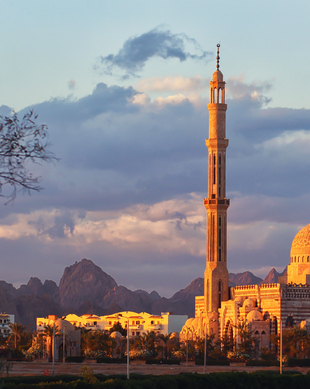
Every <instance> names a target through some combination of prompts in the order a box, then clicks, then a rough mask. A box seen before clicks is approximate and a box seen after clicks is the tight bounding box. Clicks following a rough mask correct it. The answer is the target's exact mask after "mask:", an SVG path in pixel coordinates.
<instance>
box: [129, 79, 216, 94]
mask: <svg viewBox="0 0 310 389" xmlns="http://www.w3.org/2000/svg"><path fill="white" fill-rule="evenodd" d="M208 85H209V80H207V79H202V78H201V77H200V76H196V77H182V76H176V77H171V76H166V77H152V78H149V79H143V80H140V81H138V82H137V84H136V85H135V88H136V89H137V90H139V91H144V92H149V91H182V92H185V91H186V92H188V91H197V92H202V91H204V90H205V89H206V88H207V87H208Z"/></svg>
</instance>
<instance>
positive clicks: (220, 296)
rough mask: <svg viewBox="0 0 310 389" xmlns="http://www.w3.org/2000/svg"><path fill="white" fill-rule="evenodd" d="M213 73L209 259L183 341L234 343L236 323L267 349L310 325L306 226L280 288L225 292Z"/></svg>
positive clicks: (222, 176) (221, 95)
mask: <svg viewBox="0 0 310 389" xmlns="http://www.w3.org/2000/svg"><path fill="white" fill-rule="evenodd" d="M219 47H220V45H217V58H216V59H217V69H216V71H215V72H214V73H213V76H212V81H210V104H208V110H209V139H207V140H206V145H207V147H208V152H209V156H208V158H209V161H208V165H209V167H208V197H206V198H205V199H204V206H205V208H206V210H207V255H206V270H205V274H204V296H197V297H196V301H195V318H191V319H188V320H187V322H186V323H185V325H184V326H183V328H182V331H181V334H180V336H181V337H184V338H186V336H189V338H191V337H194V338H195V337H204V336H205V334H208V335H211V334H214V335H215V338H216V339H218V338H223V337H226V336H227V337H231V338H234V339H235V338H236V337H237V329H236V326H237V325H238V323H240V322H242V321H243V322H245V323H247V324H249V325H250V328H251V330H252V331H253V334H254V335H255V337H256V338H258V340H259V347H260V348H262V347H268V348H270V335H272V334H278V333H279V331H280V323H281V321H282V326H283V328H285V327H290V326H295V325H298V324H301V323H302V322H303V324H307V319H309V323H310V262H309V257H310V224H309V225H307V226H306V227H304V228H303V229H302V230H301V231H299V232H298V234H297V235H296V236H295V238H294V240H293V242H292V247H291V255H290V264H289V265H288V267H287V271H286V274H285V275H284V276H282V277H280V278H279V281H278V283H274V284H262V285H242V286H236V287H229V285H228V270H227V209H228V207H229V205H230V200H229V199H227V198H226V148H227V146H228V139H226V110H227V104H226V103H225V84H226V83H225V81H224V78H223V74H222V72H221V71H220V70H219V67H220V66H219V59H220V57H219Z"/></svg>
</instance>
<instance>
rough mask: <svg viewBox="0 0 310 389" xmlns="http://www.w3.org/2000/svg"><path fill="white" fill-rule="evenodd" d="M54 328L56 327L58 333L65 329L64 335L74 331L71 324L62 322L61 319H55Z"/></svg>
mask: <svg viewBox="0 0 310 389" xmlns="http://www.w3.org/2000/svg"><path fill="white" fill-rule="evenodd" d="M55 326H56V327H58V330H59V331H60V332H62V331H63V329H65V331H66V333H69V332H72V331H74V330H75V327H74V325H73V324H71V323H70V322H69V321H67V320H63V319H57V320H56V321H55Z"/></svg>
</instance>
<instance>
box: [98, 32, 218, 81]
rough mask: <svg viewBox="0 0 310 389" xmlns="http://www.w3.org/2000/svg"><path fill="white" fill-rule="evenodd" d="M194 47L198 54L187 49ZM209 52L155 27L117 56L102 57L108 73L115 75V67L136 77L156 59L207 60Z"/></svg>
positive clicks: (188, 39)
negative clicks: (146, 64)
mask: <svg viewBox="0 0 310 389" xmlns="http://www.w3.org/2000/svg"><path fill="white" fill-rule="evenodd" d="M188 44H190V45H191V46H192V47H193V50H195V51H196V52H197V54H193V53H191V52H190V51H187V50H186V46H187V45H188ZM210 54H211V53H208V52H206V51H203V50H202V49H201V48H200V46H199V45H198V43H197V42H196V41H195V40H194V39H192V38H189V37H188V36H187V35H185V34H172V33H171V32H170V31H169V30H166V31H164V30H161V29H160V28H158V27H157V28H155V29H153V30H151V31H148V32H146V33H144V34H141V35H140V36H136V37H133V38H129V39H128V40H127V41H126V42H125V43H124V44H123V47H122V48H121V49H120V50H119V52H118V53H117V54H109V55H107V56H105V57H104V56H101V57H100V63H101V65H102V67H103V70H104V72H106V73H111V72H112V70H113V69H114V68H119V69H121V70H122V71H125V73H126V76H136V74H137V73H138V72H140V71H141V70H142V69H143V67H144V66H145V63H146V62H147V61H148V60H149V59H151V58H153V57H159V58H162V59H170V58H176V59H179V60H180V61H186V60H187V59H195V60H204V59H206V58H207V56H208V55H210Z"/></svg>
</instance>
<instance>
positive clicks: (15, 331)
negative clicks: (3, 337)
mask: <svg viewBox="0 0 310 389" xmlns="http://www.w3.org/2000/svg"><path fill="white" fill-rule="evenodd" d="M10 328H11V331H12V333H11V335H10V336H9V338H8V341H10V340H11V339H14V350H16V349H17V341H18V340H20V339H21V337H22V334H23V332H24V331H25V329H26V327H24V326H23V325H22V324H20V323H10Z"/></svg>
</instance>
